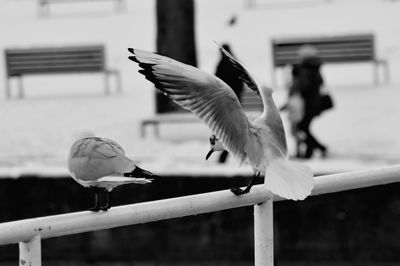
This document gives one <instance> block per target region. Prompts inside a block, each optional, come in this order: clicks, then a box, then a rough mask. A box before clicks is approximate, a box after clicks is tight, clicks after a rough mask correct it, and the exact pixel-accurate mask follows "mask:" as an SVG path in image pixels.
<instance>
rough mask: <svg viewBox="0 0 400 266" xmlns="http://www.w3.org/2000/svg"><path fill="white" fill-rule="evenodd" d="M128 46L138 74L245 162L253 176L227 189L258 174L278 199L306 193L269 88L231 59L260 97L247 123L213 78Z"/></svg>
mask: <svg viewBox="0 0 400 266" xmlns="http://www.w3.org/2000/svg"><path fill="white" fill-rule="evenodd" d="M128 50H129V52H131V53H132V55H131V56H129V59H131V60H133V61H134V62H136V63H138V64H139V67H140V68H141V69H140V70H139V72H140V73H141V74H143V75H144V76H145V77H146V79H148V80H149V81H151V82H152V83H153V84H154V85H155V86H156V88H158V89H159V90H161V91H162V92H163V93H164V94H165V95H167V96H168V97H169V98H170V99H172V100H173V101H174V102H175V103H177V104H179V105H180V106H182V107H183V108H184V109H186V110H189V111H191V112H193V113H194V114H195V115H196V116H197V117H198V118H200V119H201V120H202V121H204V122H205V123H206V124H207V126H208V127H209V128H210V129H211V131H212V132H214V134H215V135H216V137H217V138H218V141H221V142H222V146H223V147H225V148H226V149H227V150H228V151H229V152H231V153H232V154H234V155H235V156H236V157H237V158H238V159H239V160H240V161H241V162H244V161H245V160H247V161H248V162H249V164H250V165H251V167H252V168H253V171H254V176H253V178H252V180H251V182H250V183H249V185H248V186H247V187H246V188H245V189H244V190H243V189H241V188H238V187H234V188H232V189H231V190H232V192H233V193H234V194H236V195H241V194H244V193H247V192H249V191H250V188H251V186H252V185H253V184H254V182H255V179H256V178H257V177H259V176H260V175H262V176H265V185H266V186H267V187H268V189H269V190H270V191H271V192H272V193H274V194H276V195H279V196H281V197H283V198H287V199H293V200H302V199H304V198H306V197H307V196H308V195H310V194H311V190H312V188H313V186H314V179H313V174H312V172H311V170H310V169H309V168H308V167H307V166H305V165H302V164H299V163H297V162H292V161H289V160H288V155H287V145H286V138H285V131H284V128H283V124H282V120H281V117H280V115H279V112H278V109H277V107H276V105H275V103H274V101H273V99H272V90H271V89H269V88H267V87H263V88H262V89H261V90H260V89H259V88H258V86H257V85H256V83H255V82H254V80H253V79H252V78H251V77H250V75H249V74H248V72H247V71H246V70H245V69H244V68H243V66H242V65H241V64H240V63H238V62H237V61H236V60H235V59H234V58H233V57H232V60H231V62H232V64H233V65H234V66H235V68H236V69H237V70H238V73H239V75H240V77H241V78H242V79H243V81H244V82H245V83H246V85H247V86H248V87H249V88H251V89H253V90H255V91H256V92H257V93H259V95H260V96H261V98H262V102H263V106H264V111H263V113H262V114H261V116H260V117H258V118H257V119H255V120H254V121H253V122H250V121H249V120H248V118H247V117H246V115H245V113H244V110H243V109H242V107H241V105H240V103H239V100H238V98H237V97H236V95H235V93H234V92H233V90H232V89H231V88H230V87H229V86H228V85H227V84H226V83H224V82H223V81H222V80H221V79H219V78H217V77H216V76H214V75H211V74H208V73H206V72H204V71H202V70H200V69H198V68H196V67H193V66H190V65H186V64H183V63H181V62H179V61H176V60H173V59H171V58H169V57H166V56H162V55H158V54H155V53H151V52H147V51H143V50H138V49H133V48H129V49H128ZM227 56H229V55H227Z"/></svg>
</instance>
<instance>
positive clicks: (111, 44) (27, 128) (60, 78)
mask: <svg viewBox="0 0 400 266" xmlns="http://www.w3.org/2000/svg"><path fill="white" fill-rule="evenodd" d="M127 2H128V8H127V12H125V13H114V12H113V3H112V1H109V2H108V1H104V2H102V1H99V2H96V3H95V4H94V3H90V2H89V3H63V4H54V5H51V6H50V9H51V16H50V17H48V18H43V17H42V18H41V17H38V15H37V11H38V7H37V1H33V0H2V1H1V3H0V7H1V8H0V33H1V38H0V49H4V48H8V47H30V46H38V45H43V46H47V45H65V44H82V43H102V44H105V45H106V49H107V61H108V65H109V66H110V67H111V68H117V69H119V70H120V72H121V75H122V85H123V93H122V94H119V95H118V94H113V95H111V96H108V97H106V96H103V94H102V89H103V77H102V76H101V75H97V74H93V75H55V76H54V75H49V76H34V77H26V78H24V85H25V93H26V98H24V99H22V100H18V99H13V100H6V99H4V94H2V92H4V84H5V68H4V63H3V64H0V79H2V80H3V82H2V83H0V84H3V85H1V86H0V91H1V93H0V121H1V123H0V136H1V138H0V168H1V169H0V176H1V175H3V176H4V175H8V174H9V173H14V175H18V174H19V173H21V171H24V169H29V171H39V172H43V171H45V170H46V169H53V168H49V167H57V169H58V170H54V172H57V171H58V172H60V173H64V172H65V159H66V156H67V153H68V150H69V147H70V145H71V142H72V141H73V139H74V138H75V137H76V136H77V135H78V134H79V133H80V132H81V131H85V130H90V131H93V132H95V133H96V134H97V135H99V136H105V137H109V138H112V139H114V140H116V141H117V142H119V143H120V144H121V145H122V146H124V147H125V150H126V152H127V154H128V155H129V156H131V157H132V158H134V159H135V160H137V161H140V162H141V165H142V166H143V167H147V168H148V169H149V170H153V171H155V172H158V173H165V174H196V173H201V174H210V175H213V174H215V173H220V174H223V173H228V175H229V174H230V173H243V171H244V172H245V173H247V172H249V168H248V167H246V166H243V167H239V166H238V165H237V162H236V161H234V160H232V159H230V160H229V162H228V164H226V165H224V166H219V165H218V164H217V163H215V158H216V156H215V157H214V161H211V162H208V163H205V162H204V156H205V154H206V153H207V149H208V143H207V142H208V135H209V132H208V129H207V128H206V127H205V126H204V125H203V124H201V123H197V124H190V125H189V124H188V125H163V126H161V133H162V138H161V139H160V140H157V139H155V138H154V137H152V136H151V134H148V138H146V139H141V138H140V136H139V125H140V124H139V123H140V121H141V119H143V118H144V117H148V116H151V115H153V114H154V89H153V88H152V86H151V84H150V83H149V82H148V81H146V80H145V79H144V78H143V77H142V76H141V75H140V74H138V73H137V72H136V71H137V66H135V64H132V63H131V62H130V61H129V60H128V59H127V56H128V52H127V50H126V48H127V47H136V48H141V49H146V50H154V49H155V27H156V25H155V2H154V1H151V0H146V1H139V0H128V1H127ZM299 2H300V3H301V4H298V3H299ZM299 2H296V1H294V0H291V1H289V0H284V1H277V0H275V1H272V0H258V5H257V6H256V8H252V9H249V8H246V5H245V3H246V2H245V1H243V0H219V1H212V0H197V1H196V38H197V52H198V57H199V66H200V67H201V68H203V69H204V70H206V71H209V72H214V68H215V65H216V62H217V59H218V52H217V49H216V45H215V44H214V42H213V41H214V40H215V41H218V42H224V41H229V42H230V43H231V44H232V47H233V51H234V53H235V54H236V55H237V56H238V57H239V58H240V60H241V61H242V62H243V64H244V65H245V66H246V67H247V68H248V70H249V71H250V72H251V73H252V74H254V77H255V79H256V80H257V81H259V83H260V84H267V85H270V80H271V56H270V39H271V38H273V37H277V36H289V35H303V34H307V35H310V34H312V35H314V34H315V35H319V34H351V33H358V32H372V33H374V34H375V36H376V46H377V47H376V50H377V54H378V56H379V57H382V58H385V59H386V60H388V62H389V66H390V72H391V83H390V85H381V86H374V85H372V84H373V82H372V81H373V79H372V65H371V64H368V63H363V64H345V65H335V66H331V65H326V66H324V68H323V74H324V76H325V79H326V84H327V89H328V90H329V91H330V92H331V93H332V94H333V96H334V99H335V103H336V106H335V109H334V110H333V111H330V112H327V113H326V114H323V115H322V116H321V117H320V118H318V119H317V120H316V121H315V123H314V124H313V130H314V132H315V134H316V135H317V136H318V137H319V138H320V139H321V140H322V141H323V142H325V143H326V144H327V145H328V146H329V148H330V151H331V153H330V157H329V158H328V159H326V160H322V159H320V158H318V156H317V158H315V159H313V160H310V161H307V162H305V163H307V164H309V165H311V167H312V168H313V169H314V170H315V171H317V172H333V171H343V170H350V169H361V168H365V167H374V166H381V165H388V164H395V163H398V162H400V134H399V129H400V125H399V114H400V105H399V104H398V100H399V99H400V88H399V84H400V76H399V75H396V74H397V72H398V71H399V69H400V52H399V49H400V34H399V32H400V17H399V16H398V14H399V12H400V2H398V1H378V0H368V1H360V0H358V1H357V0H348V1H344V0H342V1H330V2H331V3H327V2H326V1H317V0H315V1H314V0H309V1H299ZM233 15H236V16H237V18H238V20H237V24H236V25H235V26H234V27H228V26H227V21H228V20H229V19H230V18H231V17H232V16H233ZM0 61H2V62H4V58H3V53H0ZM278 74H279V73H278ZM12 85H13V87H14V88H15V87H16V85H17V84H15V83H12ZM278 85H279V87H278V88H276V92H275V94H274V96H275V99H276V101H277V102H278V104H279V103H283V102H284V100H285V99H284V96H285V91H284V89H283V88H282V84H278ZM283 118H284V119H285V120H286V117H285V115H284V114H283ZM288 138H289V144H290V147H292V143H291V141H290V136H288ZM21 166H22V168H21ZM21 169H22V170H21Z"/></svg>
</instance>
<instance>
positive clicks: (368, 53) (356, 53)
mask: <svg viewBox="0 0 400 266" xmlns="http://www.w3.org/2000/svg"><path fill="white" fill-rule="evenodd" d="M306 44H309V45H312V46H314V47H315V48H316V49H317V50H318V54H319V56H320V57H321V58H322V60H323V62H324V63H341V62H363V61H373V60H374V59H375V47H374V35H373V34H360V35H343V36H326V37H301V38H282V39H273V40H272V57H273V65H274V67H282V66H285V65H287V64H293V63H296V62H298V54H297V51H298V49H299V48H300V47H301V46H303V45H306Z"/></svg>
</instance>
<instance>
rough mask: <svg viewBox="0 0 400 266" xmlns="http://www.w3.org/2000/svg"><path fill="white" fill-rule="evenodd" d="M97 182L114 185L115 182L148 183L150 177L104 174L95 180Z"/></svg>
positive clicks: (119, 183)
mask: <svg viewBox="0 0 400 266" xmlns="http://www.w3.org/2000/svg"><path fill="white" fill-rule="evenodd" d="M97 181H98V182H101V183H103V184H106V183H110V184H113V185H114V186H115V184H118V186H119V185H124V184H129V183H134V184H148V183H151V181H152V180H151V179H147V178H135V177H125V176H105V177H102V178H99V179H98V180H97Z"/></svg>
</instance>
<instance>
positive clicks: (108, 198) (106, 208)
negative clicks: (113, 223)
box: [100, 189, 111, 211]
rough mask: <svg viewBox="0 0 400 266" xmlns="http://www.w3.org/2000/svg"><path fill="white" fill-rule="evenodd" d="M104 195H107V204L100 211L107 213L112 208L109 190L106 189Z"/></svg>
mask: <svg viewBox="0 0 400 266" xmlns="http://www.w3.org/2000/svg"><path fill="white" fill-rule="evenodd" d="M104 193H105V195H106V202H105V204H104V205H103V206H101V207H100V210H102V211H107V210H108V209H110V208H111V204H110V196H109V192H108V190H107V189H104Z"/></svg>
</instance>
